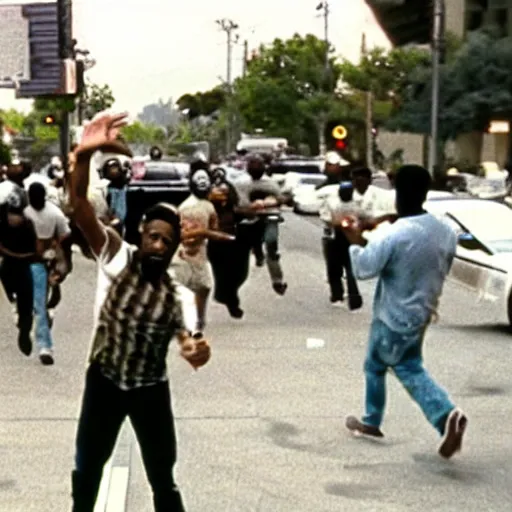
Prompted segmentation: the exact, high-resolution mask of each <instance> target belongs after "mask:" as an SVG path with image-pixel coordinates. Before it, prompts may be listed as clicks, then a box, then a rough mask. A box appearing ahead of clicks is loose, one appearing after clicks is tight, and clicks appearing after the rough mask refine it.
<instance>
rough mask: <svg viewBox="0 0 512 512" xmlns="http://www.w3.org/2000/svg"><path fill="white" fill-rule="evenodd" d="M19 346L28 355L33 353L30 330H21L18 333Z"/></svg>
mask: <svg viewBox="0 0 512 512" xmlns="http://www.w3.org/2000/svg"><path fill="white" fill-rule="evenodd" d="M18 348H19V349H20V351H21V353H22V354H24V355H26V356H27V357H28V356H29V355H30V354H32V338H31V337H30V332H27V331H20V332H19V334H18Z"/></svg>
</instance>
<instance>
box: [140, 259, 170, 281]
mask: <svg viewBox="0 0 512 512" xmlns="http://www.w3.org/2000/svg"><path fill="white" fill-rule="evenodd" d="M169 263H170V262H169V259H168V258H165V257H162V256H157V255H154V254H147V255H144V256H141V258H140V267H141V270H142V275H143V276H144V278H145V279H147V280H148V281H157V280H159V279H160V278H161V277H162V276H163V275H164V274H165V273H166V272H167V268H168V267H169Z"/></svg>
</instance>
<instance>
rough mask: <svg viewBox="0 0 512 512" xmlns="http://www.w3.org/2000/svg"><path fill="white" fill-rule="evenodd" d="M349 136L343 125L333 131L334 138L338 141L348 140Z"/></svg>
mask: <svg viewBox="0 0 512 512" xmlns="http://www.w3.org/2000/svg"><path fill="white" fill-rule="evenodd" d="M347 135H348V131H347V129H346V128H345V127H344V126H343V125H341V124H340V125H338V126H336V127H335V128H333V130H332V136H333V137H334V138H335V139H336V140H343V139H346V138H347Z"/></svg>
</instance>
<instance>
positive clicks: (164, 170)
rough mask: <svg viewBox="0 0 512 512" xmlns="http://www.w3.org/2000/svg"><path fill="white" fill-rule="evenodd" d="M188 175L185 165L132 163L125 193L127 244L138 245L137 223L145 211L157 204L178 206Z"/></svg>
mask: <svg viewBox="0 0 512 512" xmlns="http://www.w3.org/2000/svg"><path fill="white" fill-rule="evenodd" d="M188 175H189V164H188V163H186V162H171V161H167V160H164V159H162V160H157V161H153V160H148V159H146V158H137V159H134V161H133V162H132V179H131V181H130V183H129V184H128V192H127V211H128V213H127V217H126V234H125V239H126V241H127V242H128V243H132V244H136V243H138V241H139V239H140V234H139V223H140V220H141V217H142V214H143V213H144V211H145V210H146V209H147V208H149V207H150V206H152V205H154V204H156V203H159V202H161V201H164V202H167V203H170V204H174V205H176V206H178V205H180V204H181V203H182V202H183V201H184V200H185V199H186V198H187V197H188V195H189V193H190V189H189V183H188Z"/></svg>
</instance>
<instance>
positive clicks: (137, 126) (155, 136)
mask: <svg viewBox="0 0 512 512" xmlns="http://www.w3.org/2000/svg"><path fill="white" fill-rule="evenodd" d="M121 134H122V136H123V137H124V138H125V140H126V142H128V143H129V144H161V143H163V142H165V141H166V139H167V136H166V134H165V131H164V130H162V128H159V127H156V126H153V125H149V124H144V123H141V122H140V121H136V122H134V123H133V124H131V125H128V126H125V127H124V128H122V130H121Z"/></svg>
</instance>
